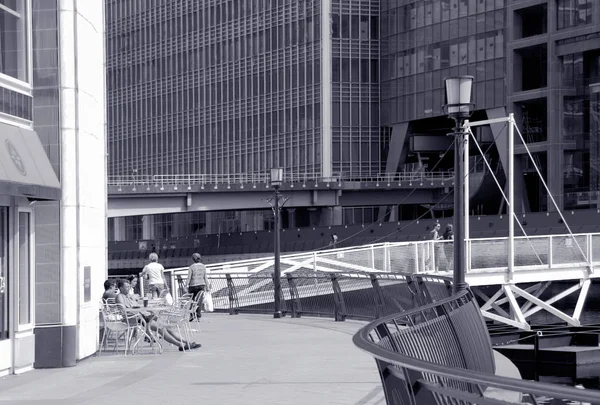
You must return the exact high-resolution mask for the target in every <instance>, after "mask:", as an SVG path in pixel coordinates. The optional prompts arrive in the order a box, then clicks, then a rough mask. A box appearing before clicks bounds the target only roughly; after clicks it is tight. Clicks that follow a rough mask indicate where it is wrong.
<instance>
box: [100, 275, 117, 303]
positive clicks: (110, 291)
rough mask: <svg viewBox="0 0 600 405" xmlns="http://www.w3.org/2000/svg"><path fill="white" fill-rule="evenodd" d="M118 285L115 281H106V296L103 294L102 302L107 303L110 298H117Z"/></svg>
mask: <svg viewBox="0 0 600 405" xmlns="http://www.w3.org/2000/svg"><path fill="white" fill-rule="evenodd" d="M117 294H118V292H117V283H116V281H115V280H110V279H109V280H106V281H105V282H104V294H102V300H103V301H106V300H107V299H109V298H116V297H117Z"/></svg>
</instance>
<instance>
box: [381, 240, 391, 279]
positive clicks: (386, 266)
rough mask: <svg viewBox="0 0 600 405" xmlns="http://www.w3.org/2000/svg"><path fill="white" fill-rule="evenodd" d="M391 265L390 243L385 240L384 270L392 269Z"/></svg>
mask: <svg viewBox="0 0 600 405" xmlns="http://www.w3.org/2000/svg"><path fill="white" fill-rule="evenodd" d="M390 267H391V266H390V243H389V242H385V244H384V245H383V271H387V272H389V271H391V270H390Z"/></svg>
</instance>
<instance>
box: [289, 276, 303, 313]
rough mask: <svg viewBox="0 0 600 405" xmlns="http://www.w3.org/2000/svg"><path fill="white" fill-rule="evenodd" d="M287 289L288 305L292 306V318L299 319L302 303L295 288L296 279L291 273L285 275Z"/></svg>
mask: <svg viewBox="0 0 600 405" xmlns="http://www.w3.org/2000/svg"><path fill="white" fill-rule="evenodd" d="M287 280H288V289H289V290H290V303H291V305H292V318H300V316H301V315H302V303H301V302H300V295H299V294H298V288H297V287H296V277H294V275H292V273H287Z"/></svg>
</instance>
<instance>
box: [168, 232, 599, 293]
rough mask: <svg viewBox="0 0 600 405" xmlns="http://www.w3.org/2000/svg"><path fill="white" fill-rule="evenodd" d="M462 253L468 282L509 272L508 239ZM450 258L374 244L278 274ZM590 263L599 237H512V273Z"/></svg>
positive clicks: (397, 268) (430, 264)
mask: <svg viewBox="0 0 600 405" xmlns="http://www.w3.org/2000/svg"><path fill="white" fill-rule="evenodd" d="M466 249H467V252H469V254H468V260H467V268H466V273H467V281H469V276H487V275H493V274H498V273H501V274H507V273H508V238H506V237H504V238H483V239H471V240H469V241H467V242H466ZM582 252H583V255H582ZM452 255H453V247H452V243H451V242H446V241H438V242H434V241H419V242H395V243H379V244H373V245H366V246H359V247H349V248H342V249H330V250H323V251H316V252H306V253H297V254H289V255H282V256H281V271H282V274H284V275H285V274H286V273H289V272H295V271H301V270H308V271H324V272H349V271H350V272H352V271H364V272H401V273H408V274H432V273H436V272H439V273H441V274H444V273H446V272H451V270H452V269H451V263H452ZM584 256H585V257H584ZM594 265H600V234H576V235H573V236H570V235H546V236H532V237H529V238H527V237H515V264H514V274H517V275H518V274H530V275H532V274H533V276H532V277H534V278H536V277H542V278H543V277H549V278H547V279H548V280H552V279H560V277H561V276H562V275H564V272H565V271H568V270H569V269H572V270H583V271H587V272H588V273H593V267H594ZM207 268H208V270H209V272H210V273H211V274H225V273H247V274H252V273H259V272H272V271H273V257H267V258H257V259H250V260H240V261H233V262H226V263H218V264H210V265H207ZM540 270H541V271H543V272H542V274H543V275H542V276H540V274H539V271H540ZM171 271H172V274H173V277H175V276H176V275H180V276H182V277H186V276H187V267H182V268H174V269H171ZM532 271H533V272H532ZM535 271H537V272H535ZM553 277H554V278H553ZM537 281H541V280H537ZM479 284H480V285H481V283H479Z"/></svg>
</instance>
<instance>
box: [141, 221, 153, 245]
mask: <svg viewBox="0 0 600 405" xmlns="http://www.w3.org/2000/svg"><path fill="white" fill-rule="evenodd" d="M142 239H143V240H152V239H154V215H144V216H142Z"/></svg>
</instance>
